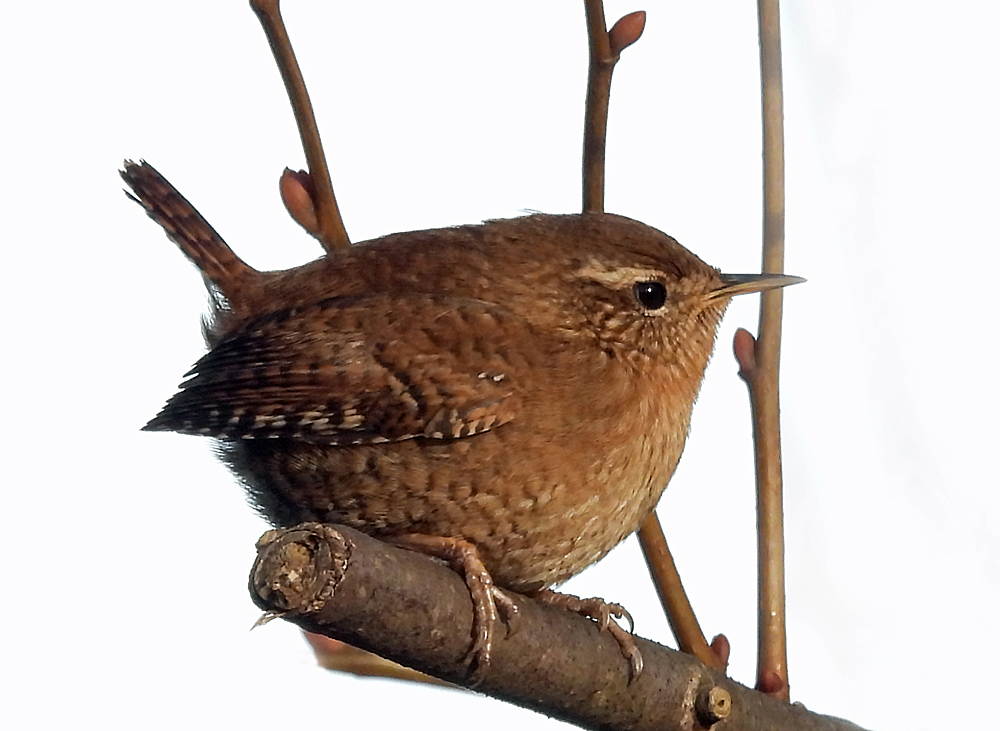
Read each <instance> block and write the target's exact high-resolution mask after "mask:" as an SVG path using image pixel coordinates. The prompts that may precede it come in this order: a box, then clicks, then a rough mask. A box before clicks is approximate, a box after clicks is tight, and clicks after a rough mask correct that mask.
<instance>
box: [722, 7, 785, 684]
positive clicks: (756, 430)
mask: <svg viewBox="0 0 1000 731" xmlns="http://www.w3.org/2000/svg"><path fill="white" fill-rule="evenodd" d="M757 11H758V19H759V27H760V62H761V106H762V114H763V136H764V142H763V146H764V232H763V238H764V245H763V271H765V272H774V273H780V272H782V271H783V269H784V238H785V221H784V210H785V191H784V151H783V144H784V132H783V119H782V90H781V36H780V32H779V24H778V0H758V4H757ZM781 304H782V292H781V290H780V289H776V290H771V291H769V292H764V293H763V294H762V295H761V306H760V320H759V324H758V332H759V335H758V339H757V340H756V341H755V340H754V339H753V336H751V335H750V334H749V333H748V332H746V331H745V330H740V331H738V332H737V334H736V338H735V340H734V350H735V352H736V357H737V360H738V361H739V363H740V376H741V377H742V378H743V380H744V381H746V384H747V388H748V389H749V392H750V404H751V409H752V412H753V434H754V450H755V461H756V470H757V551H758V559H757V567H758V614H757V620H758V621H757V632H758V635H757V638H758V656H757V688H758V690H761V691H764V692H765V693H768V694H769V695H773V696H775V697H777V698H782V699H785V700H787V699H788V697H789V689H788V658H787V649H786V633H785V567H784V519H783V514H782V480H781V441H780V431H779V419H778V412H779V409H778V363H779V356H780V345H781Z"/></svg>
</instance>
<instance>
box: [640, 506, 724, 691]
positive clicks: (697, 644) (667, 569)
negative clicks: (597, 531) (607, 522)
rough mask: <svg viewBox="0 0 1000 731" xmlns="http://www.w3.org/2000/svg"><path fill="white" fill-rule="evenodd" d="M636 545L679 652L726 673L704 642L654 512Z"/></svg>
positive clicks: (643, 527) (720, 660) (719, 659)
mask: <svg viewBox="0 0 1000 731" xmlns="http://www.w3.org/2000/svg"><path fill="white" fill-rule="evenodd" d="M639 544H640V545H641V546H642V554H643V556H644V557H645V558H646V566H647V567H648V568H649V573H650V575H651V576H652V577H653V584H654V586H655V587H656V593H657V595H658V596H659V597H660V604H661V605H662V607H663V612H664V613H665V614H666V615H667V622H668V623H669V624H670V630H671V631H672V632H673V633H674V637H675V638H676V639H677V644H678V647H679V648H680V651H681V652H686V653H687V654H689V655H694V656H695V657H696V658H698V659H699V660H701V661H702V662H703V663H705V664H706V665H708V666H709V667H713V668H716V669H718V670H722V671H725V669H726V662H725V661H724V660H723V659H722V658H720V657H719V656H718V655H717V654H716V653H715V651H714V650H713V649H712V648H711V647H710V646H709V644H708V642H706V641H705V635H704V634H702V631H701V625H699V624H698V618H697V617H695V614H694V610H693V609H692V608H691V603H690V602H689V601H688V598H687V593H686V592H685V591H684V585H683V584H682V583H681V577H680V574H679V573H678V572H677V566H676V564H675V563H674V557H673V556H672V555H671V554H670V548H669V547H668V546H667V540H666V538H665V537H664V535H663V529H662V528H661V527H660V519H659V518H658V517H657V516H656V513H655V512H654V513H652V514H651V515H650V516H649V517H648V518H647V519H646V522H645V523H643V525H642V528H640V529H639Z"/></svg>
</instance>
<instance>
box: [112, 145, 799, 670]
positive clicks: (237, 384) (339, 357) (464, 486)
mask: <svg viewBox="0 0 1000 731" xmlns="http://www.w3.org/2000/svg"><path fill="white" fill-rule="evenodd" d="M122 175H123V178H124V179H125V181H126V182H127V183H128V185H129V186H130V187H131V188H132V190H133V192H134V193H135V196H136V198H137V200H139V202H140V203H141V204H142V205H143V206H144V207H145V208H146V209H147V211H148V213H149V215H150V216H151V217H152V218H153V219H154V220H156V221H157V222H159V223H160V224H161V225H162V226H163V227H164V228H165V229H166V230H167V233H168V234H169V235H170V236H171V237H172V238H173V239H174V240H175V241H176V242H177V243H178V244H179V245H180V247H181V248H182V250H183V251H184V253H185V254H186V255H187V256H188V257H189V258H190V259H191V260H192V261H193V262H194V263H195V264H196V265H197V266H198V267H199V268H200V269H201V271H202V272H203V274H204V275H205V277H206V279H207V283H208V285H209V289H210V290H211V291H212V292H213V294H214V302H215V307H214V308H213V312H212V315H211V319H210V320H209V321H208V323H207V325H206V338H207V341H208V344H209V347H210V350H209V352H208V353H207V354H206V355H205V356H204V357H203V358H202V359H201V360H199V361H198V362H197V363H196V364H195V366H194V368H193V369H192V370H191V372H190V373H189V374H188V379H187V380H186V381H184V383H182V384H181V387H180V391H179V392H178V393H177V394H176V395H175V396H174V397H173V398H171V399H170V400H169V402H168V403H167V405H166V406H165V407H164V408H163V410H162V411H161V412H160V414H159V415H157V416H156V417H155V418H154V419H153V420H152V421H150V422H149V424H148V425H147V426H146V427H145V428H146V429H148V430H167V431H175V432H181V433H185V434H200V435H204V436H209V437H215V438H217V439H219V440H220V441H221V443H222V455H223V458H224V460H225V461H226V462H227V464H228V465H229V466H230V468H231V469H232V470H233V472H234V473H235V474H236V475H237V476H238V477H239V478H240V479H241V480H242V481H243V482H244V483H245V485H246V487H247V490H248V493H249V495H250V498H251V500H252V502H253V504H254V505H255V506H256V507H257V509H258V510H259V511H260V513H261V514H262V515H263V516H264V517H265V518H266V519H267V520H269V521H270V522H271V523H273V524H274V525H276V526H291V525H294V524H296V523H299V522H303V521H320V522H327V523H341V524H345V525H348V526H352V527H354V528H357V529H359V530H361V531H363V532H365V533H368V534H370V535H372V536H375V537H377V538H382V539H386V540H390V541H393V542H396V543H400V544H402V545H405V546H409V547H411V548H415V549H417V550H423V551H425V552H428V553H431V554H433V555H437V556H440V557H443V558H447V559H450V560H451V561H452V562H453V563H457V564H458V566H459V568H460V569H461V570H462V571H463V572H464V573H465V575H466V580H467V581H468V582H469V585H470V589H472V591H473V596H474V598H475V599H476V601H477V621H478V626H477V630H476V631H477V639H476V642H475V644H474V648H473V652H474V653H475V655H476V657H477V661H478V663H479V665H480V666H485V664H486V662H488V657H489V648H490V642H491V627H492V625H493V619H494V618H495V617H496V608H495V606H494V601H499V603H500V604H501V609H504V608H509V604H510V600H509V598H508V597H506V596H505V595H504V594H503V593H502V592H501V591H499V590H498V588H502V589H511V590H514V591H517V592H522V593H529V594H531V593H537V592H539V591H540V590H544V589H547V588H549V587H551V586H553V585H556V584H559V583H560V582H562V581H565V580H566V579H568V578H569V577H571V576H573V575H574V574H576V573H578V572H580V571H582V570H583V569H584V568H586V567H587V566H589V565H591V564H592V563H594V562H595V561H597V560H598V559H600V558H601V557H602V556H604V555H605V554H606V553H607V552H608V551H610V550H611V549H612V548H613V547H614V546H616V545H617V544H618V543H619V542H621V541H622V540H623V539H624V538H625V537H626V536H628V535H629V534H630V533H632V532H633V531H635V530H636V529H637V528H638V527H639V526H640V524H641V523H642V522H643V521H644V519H645V518H646V517H647V516H648V515H649V514H650V512H651V511H652V510H653V508H654V507H655V505H656V503H657V501H658V500H659V497H660V494H661V493H662V492H663V490H664V488H665V487H666V485H667V482H668V481H669V479H670V476H671V475H672V474H673V472H674V469H675V468H676V466H677V462H678V460H679V459H680V456H681V452H682V450H683V448H684V442H685V439H686V437H687V433H688V426H689V422H690V418H691V408H692V405H693V404H694V401H695V397H696V396H697V394H698V389H699V387H700V385H701V381H702V376H703V374H704V372H705V367H706V365H707V363H708V360H709V357H710V355H711V353H712V347H713V344H714V341H715V336H716V330H717V327H718V325H719V321H720V319H721V318H722V315H723V312H724V311H725V309H726V306H727V304H728V303H729V300H730V298H731V297H732V296H734V295H736V294H741V293H744V292H756V291H761V290H765V289H771V288H774V287H781V286H784V285H787V284H791V283H794V282H797V281H801V280H799V279H797V278H794V277H787V276H778V275H726V274H720V273H719V270H717V269H715V268H713V267H711V266H709V265H708V264H706V263H704V262H703V261H702V260H701V259H699V258H698V257H697V256H695V255H694V254H692V253H691V252H689V251H688V250H687V249H685V248H684V247H683V246H681V245H680V244H678V243H677V242H676V241H675V240H674V239H672V238H670V237H669V236H667V235H666V234H664V233H661V232H660V231H658V230H656V229H654V228H651V227H649V226H646V225H644V224H642V223H639V222H637V221H633V220H630V219H628V218H623V217H621V216H615V215H610V214H603V213H602V214H597V213H585V214H582V215H561V216H556V215H532V216H527V217H524V218H518V219H513V220H502V221H491V222H488V223H484V224H482V225H478V226H463V227H458V228H451V229H441V230H433V231H415V232H410V233H402V234H395V235H391V236H386V237H383V238H380V239H375V240H373V241H368V242H364V243H361V244H356V245H354V246H352V247H350V248H349V249H347V250H344V251H337V252H335V253H330V254H327V255H326V256H324V257H323V258H321V259H319V260H317V261H314V262H311V263H309V264H306V265H304V266H302V267H298V268H295V269H289V270H287V271H280V272H258V271H256V270H254V269H252V268H251V267H249V266H248V265H246V264H245V263H244V262H242V261H241V260H240V259H239V258H238V257H237V256H236V255H235V254H234V253H233V252H232V250H231V249H229V247H228V246H227V245H226V244H225V242H223V241H222V239H221V238H219V236H218V235H217V234H216V233H215V232H214V231H213V230H212V229H211V227H210V226H208V224H207V223H206V222H205V221H204V220H203V219H202V218H201V217H200V216H199V215H198V214H197V212H196V211H195V210H194V209H193V208H192V207H191V206H190V204H188V203H187V201H185V200H184V199H183V198H182V197H181V196H180V195H179V194H178V193H177V192H176V190H174V189H173V188H172V187H171V186H170V184H169V183H167V182H166V180H164V179H163V178H162V177H161V176H160V175H159V174H158V173H157V172H156V171H155V170H154V169H153V168H152V167H150V166H149V165H147V164H145V163H142V164H139V165H136V164H134V163H130V162H127V163H126V165H125V170H124V172H123V173H122ZM480 562H481V563H480ZM491 582H492V583H491ZM483 603H485V606H482V604H483ZM610 607H611V611H612V613H618V612H617V610H618V609H620V608H619V607H617V606H616V605H610ZM605 619H606V618H605Z"/></svg>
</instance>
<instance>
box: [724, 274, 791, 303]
mask: <svg viewBox="0 0 1000 731" xmlns="http://www.w3.org/2000/svg"><path fill="white" fill-rule="evenodd" d="M719 278H720V279H721V280H722V286H721V287H719V288H718V289H713V290H712V291H711V292H709V293H708V294H706V295H705V299H706V300H714V299H719V298H721V297H735V296H736V295H738V294H749V293H750V292H763V291H765V290H768V289H778V288H779V287H787V286H788V285H790V284H800V283H802V282H804V281H806V280H805V279H803V278H802V277H793V276H790V275H788V274H720V275H719Z"/></svg>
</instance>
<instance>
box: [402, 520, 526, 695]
mask: <svg viewBox="0 0 1000 731" xmlns="http://www.w3.org/2000/svg"><path fill="white" fill-rule="evenodd" d="M389 542H390V543H393V544H395V545H397V546H400V547H402V548H407V549H409V550H411V551H416V552H418V553H423V554H426V555H428V556H434V557H435V558H439V559H441V560H443V561H447V562H448V564H449V565H450V566H451V567H452V568H453V569H455V571H457V572H458V573H460V574H461V575H462V576H463V577H464V578H465V584H466V586H468V587H469V593H470V594H471V595H472V609H473V619H472V647H471V648H470V649H469V653H468V655H467V659H468V661H469V663H470V665H471V666H472V672H471V675H470V680H471V682H472V684H473V685H478V684H479V683H480V682H481V681H482V680H483V678H484V677H485V675H486V669H487V667H488V666H489V664H490V653H491V651H492V650H493V637H494V631H495V628H496V623H497V620H498V619H501V618H502V619H503V621H504V623H505V624H506V625H507V628H508V631H509V632H510V631H516V629H517V626H516V621H517V618H518V614H517V604H516V603H515V601H514V600H513V599H512V598H511V597H510V595H508V594H507V593H505V592H504V591H503V590H502V589H500V588H499V587H498V586H496V585H495V584H494V583H493V577H492V576H490V572H489V571H488V570H487V569H486V566H485V565H484V564H483V561H482V559H481V558H480V557H479V551H478V550H477V549H476V547H475V546H474V545H473V544H471V543H469V542H468V541H463V540H462V539H460V538H446V537H444V536H428V535H422V534H419V533H407V534H404V535H401V536H393V537H392V538H390V539H389Z"/></svg>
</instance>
